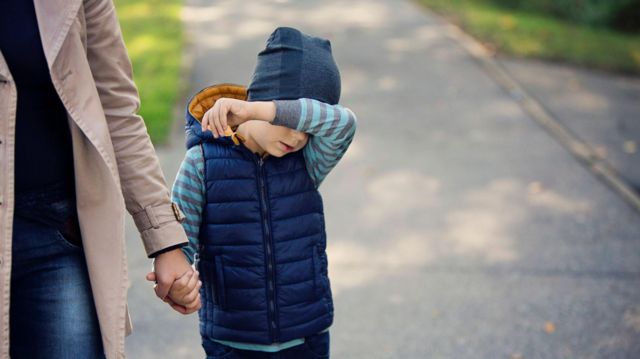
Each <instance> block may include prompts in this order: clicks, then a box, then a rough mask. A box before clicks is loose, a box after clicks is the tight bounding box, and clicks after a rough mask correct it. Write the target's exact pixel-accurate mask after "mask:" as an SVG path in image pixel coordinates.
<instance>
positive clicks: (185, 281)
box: [168, 271, 202, 313]
mask: <svg viewBox="0 0 640 359" xmlns="http://www.w3.org/2000/svg"><path fill="white" fill-rule="evenodd" d="M199 278H200V274H199V273H198V272H197V271H189V272H187V273H185V274H184V275H183V276H182V277H180V278H178V279H177V280H176V281H175V282H173V285H172V286H171V289H170V290H169V296H168V297H169V299H171V301H172V302H173V303H175V304H177V305H181V306H183V307H185V309H186V310H187V311H188V312H189V313H192V312H194V311H196V310H198V309H200V287H202V282H201V281H200V280H199Z"/></svg>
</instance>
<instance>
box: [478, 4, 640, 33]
mask: <svg viewBox="0 0 640 359" xmlns="http://www.w3.org/2000/svg"><path fill="white" fill-rule="evenodd" d="M490 2H492V3H494V4H496V5H499V6H501V7H504V8H510V9H518V10H522V11H527V12H535V13H538V14H546V15H551V16H553V17H556V18H559V19H564V20H568V21H572V22H575V23H580V24H585V25H591V26H600V27H610V28H621V29H623V30H636V31H637V30H638V29H640V18H635V19H634V18H631V17H628V16H627V14H628V13H629V12H633V9H635V11H636V14H637V11H638V9H640V0H490Z"/></svg>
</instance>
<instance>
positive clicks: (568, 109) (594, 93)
mask: <svg viewBox="0 0 640 359" xmlns="http://www.w3.org/2000/svg"><path fill="white" fill-rule="evenodd" d="M500 62H501V63H502V65H503V66H504V67H505V68H506V69H507V71H508V72H509V73H510V74H511V75H512V76H513V77H514V78H515V79H516V80H517V81H518V82H519V83H520V84H521V85H522V86H523V87H524V88H525V89H526V90H527V92H529V93H530V94H531V95H532V96H534V97H535V98H536V99H537V100H538V101H540V102H541V103H543V104H544V106H545V108H546V109H547V111H550V112H551V113H552V115H553V116H554V117H555V118H556V119H557V120H558V121H559V122H560V123H562V124H563V125H564V126H565V127H566V128H568V129H569V130H570V131H572V132H573V133H574V134H575V135H576V136H578V137H579V138H580V139H581V140H582V141H585V142H586V143H588V144H589V145H590V146H591V147H592V148H594V149H595V150H596V153H597V154H598V155H599V156H600V157H601V158H602V159H604V160H606V161H607V162H608V163H610V164H611V165H612V166H613V168H615V169H616V171H617V172H618V173H619V174H620V176H621V177H622V178H623V179H624V180H625V181H626V182H627V183H628V184H629V185H630V186H631V187H633V188H634V189H635V190H636V192H638V193H639V194H640V77H638V76H633V77H630V76H623V75H612V74H609V73H602V72H598V71H590V70H585V69H582V68H576V67H572V66H567V65H561V64H551V63H548V62H541V61H536V60H522V59H513V58H502V59H501V61H500Z"/></svg>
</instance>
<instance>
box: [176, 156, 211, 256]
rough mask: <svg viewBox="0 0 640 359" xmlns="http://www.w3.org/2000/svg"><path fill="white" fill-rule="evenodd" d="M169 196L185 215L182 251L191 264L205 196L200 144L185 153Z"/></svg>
mask: <svg viewBox="0 0 640 359" xmlns="http://www.w3.org/2000/svg"><path fill="white" fill-rule="evenodd" d="M171 198H172V200H173V202H175V203H176V204H177V205H178V207H180V209H181V210H182V212H183V213H184V215H185V219H184V221H183V222H182V226H183V227H184V230H185V232H186V233H187V238H188V239H189V245H187V246H184V247H182V251H183V252H184V254H185V255H186V256H187V258H188V259H189V262H190V263H191V264H193V263H194V257H195V254H196V253H197V252H198V237H199V234H200V224H201V222H202V208H203V206H204V198H205V182H204V158H203V155H202V148H201V147H200V146H194V147H192V148H190V149H189V150H188V151H187V153H186V154H185V157H184V160H183V161H182V164H181V165H180V169H179V170H178V174H177V176H176V180H175V181H174V183H173V189H172V192H171Z"/></svg>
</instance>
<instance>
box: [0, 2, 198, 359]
mask: <svg viewBox="0 0 640 359" xmlns="http://www.w3.org/2000/svg"><path fill="white" fill-rule="evenodd" d="M35 9H36V15H37V19H38V26H39V30H40V36H41V38H42V45H43V48H44V53H45V56H46V59H47V63H48V65H49V69H50V73H51V78H52V81H53V85H54V87H55V89H56V91H57V92H58V95H59V96H60V99H61V100H62V102H63V103H64V106H65V108H66V109H67V112H68V115H69V116H68V117H69V126H70V128H71V137H72V141H73V156H74V164H75V178H76V193H77V208H78V215H79V220H80V228H81V232H82V238H83V246H84V248H85V256H86V259H87V263H88V268H89V276H90V279H91V286H92V290H93V295H94V299H95V304H96V308H97V312H98V318H99V321H100V329H101V331H102V340H103V343H104V350H105V353H106V356H107V358H109V359H114V358H124V337H125V335H126V334H128V333H129V332H130V330H131V326H130V322H129V316H128V312H127V304H126V297H127V287H128V279H127V268H126V265H127V261H126V255H125V244H124V220H125V206H126V210H128V211H129V212H130V213H131V214H132V215H133V217H134V221H135V222H136V225H137V227H138V229H139V230H140V232H141V236H142V239H143V242H144V246H145V249H146V251H147V254H152V253H154V252H156V251H158V250H160V249H163V248H167V247H169V246H173V245H176V244H180V243H184V242H186V241H187V239H186V236H185V233H184V231H183V229H182V226H181V225H180V223H179V222H178V221H177V220H176V214H175V213H174V210H173V207H172V206H171V202H170V198H169V190H168V188H167V186H166V182H165V179H164V178H163V176H162V173H161V171H160V166H159V163H158V159H157V157H156V154H155V152H154V149H153V146H152V144H151V142H150V141H149V137H148V134H147V131H146V127H145V125H144V122H143V121H142V119H141V118H140V117H139V116H137V115H136V112H137V110H138V106H139V99H138V94H137V90H136V88H135V86H134V84H133V81H132V77H131V64H130V60H129V58H128V56H127V53H126V50H125V47H124V43H123V41H122V36H121V32H120V27H119V25H118V21H117V18H116V14H115V11H114V7H113V3H112V0H84V1H83V0H35ZM25 56H28V54H25ZM16 99H17V93H16V87H15V84H14V82H13V79H12V77H11V73H10V71H9V68H8V67H7V64H6V62H5V60H4V57H3V56H2V54H1V53H0V167H1V168H0V331H1V333H0V358H8V357H9V306H10V303H9V298H10V286H11V238H12V222H13V198H14V177H13V174H14V143H15V128H16V127H15V119H16ZM150 295H153V293H152V292H151V291H150ZM150 299H151V298H150ZM167 309H168V310H169V308H167ZM34 344H35V343H34Z"/></svg>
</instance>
